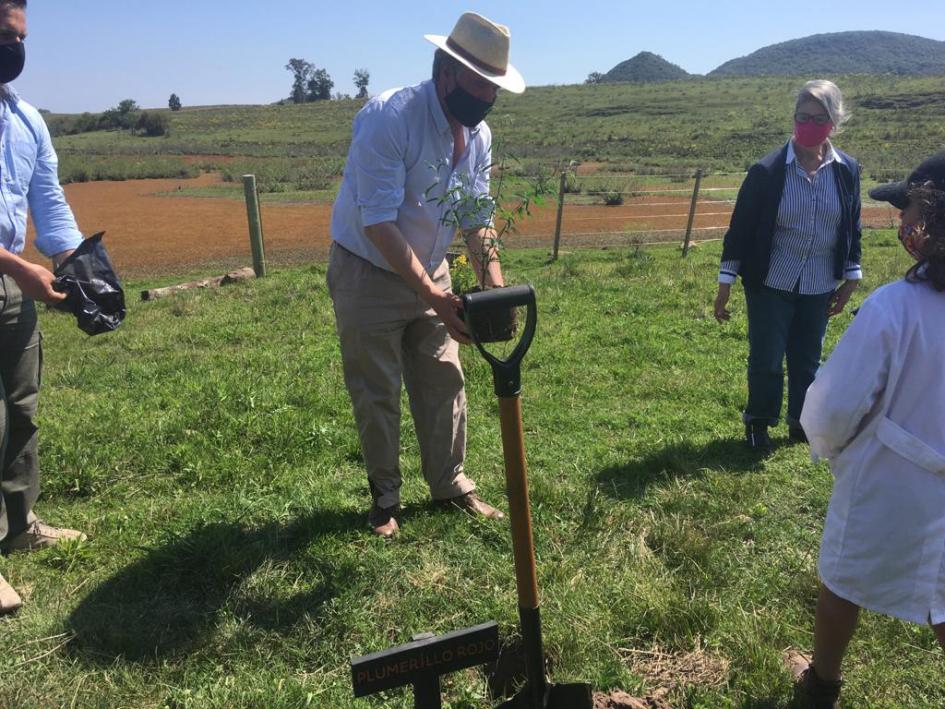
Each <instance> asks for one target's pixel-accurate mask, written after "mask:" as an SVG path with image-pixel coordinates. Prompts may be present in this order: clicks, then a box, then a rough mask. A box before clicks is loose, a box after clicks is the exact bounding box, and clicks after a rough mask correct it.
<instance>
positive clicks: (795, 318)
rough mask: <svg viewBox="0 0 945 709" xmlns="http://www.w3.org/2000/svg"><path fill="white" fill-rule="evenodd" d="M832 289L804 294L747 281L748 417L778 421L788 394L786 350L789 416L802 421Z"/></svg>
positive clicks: (791, 422) (795, 421)
mask: <svg viewBox="0 0 945 709" xmlns="http://www.w3.org/2000/svg"><path fill="white" fill-rule="evenodd" d="M831 295H832V292H830V293H823V294H821V295H801V294H799V293H797V292H794V293H790V292H788V291H782V290H776V289H774V288H768V287H767V286H762V287H761V288H748V287H747V286H746V287H745V302H746V303H747V305H748V404H747V405H746V406H745V413H744V420H745V423H750V422H753V421H754V422H758V423H767V424H768V425H769V426H776V425H777V423H778V420H779V419H780V417H781V400H782V398H783V397H784V369H783V367H782V363H783V361H784V358H785V355H787V370H788V407H787V416H786V417H785V420H786V421H787V423H788V425H790V426H799V425H800V418H801V409H803V408H804V396H805V395H806V394H807V387H809V386H810V385H811V382H813V381H814V376H815V375H816V374H817V369H818V367H820V355H821V352H822V351H823V344H824V334H825V333H826V332H827V319H828V318H827V308H828V306H829V304H830V297H831Z"/></svg>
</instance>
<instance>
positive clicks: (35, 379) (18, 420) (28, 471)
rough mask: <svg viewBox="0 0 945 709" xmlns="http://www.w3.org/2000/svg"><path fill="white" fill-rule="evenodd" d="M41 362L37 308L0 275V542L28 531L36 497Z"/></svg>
mask: <svg viewBox="0 0 945 709" xmlns="http://www.w3.org/2000/svg"><path fill="white" fill-rule="evenodd" d="M42 362H43V351H42V337H41V335H40V333H39V327H38V325H37V321H36V307H35V305H34V304H33V301H32V300H28V299H24V298H23V294H22V292H20V288H19V286H18V285H17V284H16V282H15V281H14V280H13V279H12V278H10V277H9V276H0V398H2V400H3V403H2V405H0V466H2V467H0V540H3V539H4V537H7V536H10V537H15V536H16V535H18V534H19V533H20V532H22V531H23V530H25V529H26V526H27V524H28V517H29V514H30V511H31V510H32V509H33V504H34V503H35V502H36V498H37V497H39V459H38V457H37V454H36V440H37V427H36V424H35V422H34V419H35V417H36V407H37V404H38V402H39V380H40V370H41V369H42Z"/></svg>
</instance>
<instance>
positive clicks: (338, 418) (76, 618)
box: [0, 232, 945, 709]
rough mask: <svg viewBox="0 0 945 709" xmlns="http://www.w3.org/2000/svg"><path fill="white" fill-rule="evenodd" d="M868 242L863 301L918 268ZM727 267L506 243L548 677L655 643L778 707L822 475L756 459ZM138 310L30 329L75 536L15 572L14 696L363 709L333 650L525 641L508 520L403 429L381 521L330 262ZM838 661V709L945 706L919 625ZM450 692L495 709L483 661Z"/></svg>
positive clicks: (891, 624)
mask: <svg viewBox="0 0 945 709" xmlns="http://www.w3.org/2000/svg"><path fill="white" fill-rule="evenodd" d="M864 250H865V255H866V259H865V268H866V273H867V274H868V278H869V280H868V282H867V286H869V287H870V288H872V287H875V286H876V285H878V284H879V283H881V282H883V281H885V280H889V279H890V278H893V277H895V276H896V275H897V274H898V273H900V272H902V271H904V270H905V267H906V266H907V256H906V255H905V253H904V252H902V250H901V249H900V248H899V247H898V245H897V243H896V240H895V237H894V236H893V235H892V233H891V232H883V233H870V234H868V235H867V238H866V243H865V249H864ZM718 258H719V247H718V244H710V245H705V246H702V247H700V248H698V249H696V250H694V252H693V253H692V254H691V256H690V258H688V259H687V260H685V261H683V260H681V259H680V257H679V251H678V250H677V249H674V248H666V247H663V248H647V249H643V248H640V247H631V248H627V249H611V250H606V251H586V252H578V253H575V254H571V255H568V256H567V257H565V258H563V259H562V260H560V261H559V262H557V263H555V264H552V265H549V264H548V263H547V256H546V254H544V253H540V252H528V251H526V252H512V253H509V254H508V258H507V269H506V270H507V274H508V277H509V280H510V281H513V282H531V283H533V284H534V285H535V287H536V289H537V292H538V297H539V307H540V319H539V330H538V334H537V338H536V341H535V344H534V347H533V349H532V351H531V352H530V353H529V355H528V357H527V359H526V362H525V366H524V369H523V381H524V390H523V395H522V399H523V408H524V425H525V441H526V448H527V451H528V456H529V466H530V476H531V494H532V505H533V514H534V522H535V530H536V539H537V549H538V563H539V583H540V586H541V589H542V598H543V621H544V629H545V643H546V646H547V654H548V656H549V658H550V661H551V662H552V666H553V669H552V673H553V678H554V679H555V680H557V681H567V680H587V681H590V682H592V683H593V684H594V685H595V687H596V688H597V689H598V690H605V689H608V688H623V689H626V690H628V691H631V692H641V693H642V692H644V691H646V689H647V686H646V678H645V675H646V666H645V663H644V664H641V662H640V660H641V658H642V659H643V660H645V659H646V658H647V657H650V656H651V655H647V654H646V653H653V652H661V653H666V654H668V655H670V656H671V657H672V658H676V659H682V658H683V657H684V656H686V655H689V654H691V653H693V652H695V653H696V655H697V656H699V657H702V658H704V659H706V660H707V661H708V662H709V666H710V667H712V668H715V670H714V672H711V673H708V674H706V675H705V677H704V678H703V680H702V682H701V683H699V684H693V685H688V686H679V687H676V688H674V689H672V694H671V697H672V698H673V701H674V702H675V703H674V704H673V706H680V707H693V708H695V707H780V706H784V705H785V703H786V701H787V699H788V697H789V694H790V682H789V679H788V677H787V675H786V673H785V672H784V671H783V670H782V669H781V666H780V657H781V653H782V651H783V650H784V649H785V648H787V647H791V646H796V647H802V648H806V647H809V646H810V643H811V626H812V620H813V604H814V599H815V592H816V575H815V560H816V556H817V548H818V542H819V535H820V531H821V525H822V522H823V518H824V513H825V508H826V503H827V500H828V496H829V492H830V485H831V479H830V474H829V472H828V470H827V469H826V467H824V466H822V465H814V464H812V463H811V462H810V460H809V458H808V455H807V453H806V450H805V448H803V447H801V446H788V445H781V446H779V447H778V448H777V450H776V452H775V453H774V455H773V456H772V457H771V458H769V459H767V460H758V459H756V458H755V457H753V456H752V455H750V454H748V453H747V452H746V451H745V450H743V448H742V445H741V440H740V437H741V424H740V407H741V405H742V402H743V397H744V362H745V356H746V342H745V336H746V326H745V319H744V303H743V301H742V300H741V298H740V297H739V295H737V294H736V295H735V296H734V297H733V307H734V312H735V315H734V318H733V320H732V322H731V323H729V324H727V325H725V326H722V327H720V326H719V325H718V324H717V323H716V322H715V321H714V320H713V319H712V316H711V301H712V298H713V295H714V280H715V272H716V268H717V264H718ZM145 285H153V284H150V283H149V284H144V283H132V284H129V289H128V290H129V293H134V292H136V290H137V289H138V288H139V287H142V286H145ZM865 293H866V289H864V290H863V291H860V292H858V293H857V294H856V296H855V300H856V301H857V302H859V301H861V300H862V297H863V296H864V295H865ZM129 305H130V312H129V315H128V319H127V322H126V323H125V324H124V325H123V326H122V328H121V329H120V330H119V331H118V332H116V333H113V334H110V335H108V336H101V337H97V338H92V339H88V338H86V337H85V336H83V335H81V334H80V333H79V332H78V331H77V330H76V328H75V326H74V324H73V323H72V322H71V321H70V319H69V318H67V317H65V316H60V315H56V314H46V315H44V316H43V326H44V330H45V333H46V340H45V343H46V360H45V363H46V364H45V367H46V368H45V375H44V391H43V403H42V407H41V424H42V434H41V458H42V461H43V468H44V470H45V478H44V495H43V499H42V501H41V505H40V506H39V511H40V512H41V513H43V514H44V515H45V517H46V518H47V519H48V520H50V521H52V522H58V523H68V524H71V525H74V526H77V527H80V528H82V529H84V530H85V531H87V532H88V533H89V536H90V540H89V541H88V542H87V543H85V544H72V545H69V546H66V547H62V548H58V549H53V550H48V551H44V552H39V553H35V554H31V555H14V556H10V557H5V558H0V573H3V575H4V576H6V577H7V579H8V580H10V581H11V582H12V583H13V584H14V585H15V586H16V587H17V588H19V589H20V590H21V591H22V592H23V594H24V596H25V597H26V601H27V605H26V606H25V607H24V609H23V610H22V612H21V613H19V614H18V615H17V616H15V617H12V618H6V619H3V620H0V637H2V638H3V646H4V650H3V652H2V653H0V674H2V676H3V682H2V683H0V706H9V707H55V706H82V707H114V706H123V707H154V706H157V707H164V706H167V707H221V708H222V707H227V708H229V707H257V706H266V707H305V706H310V707H332V708H334V707H381V706H383V707H409V706H412V703H411V702H412V700H411V699H410V697H409V695H408V694H407V693H406V692H402V691H395V692H389V693H387V694H386V695H384V696H382V697H378V698H374V699H370V700H363V701H357V702H356V701H354V700H353V699H352V697H351V690H350V676H349V672H348V668H347V661H348V658H349V657H350V656H351V655H358V654H363V653H367V652H371V651H376V650H380V649H383V648H387V647H389V646H392V645H395V644H399V643H402V642H405V641H407V640H408V639H409V638H410V637H411V636H412V635H413V634H415V633H418V632H423V631H433V632H437V633H441V632H447V631H451V630H455V629H458V628H461V627H465V626H469V625H474V624H478V623H481V622H484V621H486V620H488V619H495V620H497V621H498V622H499V624H500V630H501V635H502V637H503V639H504V640H505V641H511V640H513V639H514V638H515V636H516V634H517V619H516V597H515V587H514V575H513V569H512V561H511V544H510V534H509V527H508V524H507V523H502V524H494V523H483V522H478V521H475V520H471V519H470V518H468V517H465V516H463V515H461V514H458V513H457V514H447V513H443V512H439V511H436V510H434V509H433V508H432V507H431V506H430V505H429V504H428V493H427V490H426V488H425V485H424V483H423V481H422V478H421V476H420V475H419V472H418V467H419V460H418V452H417V444H416V441H415V440H414V436H413V430H412V425H411V422H410V419H409V417H408V416H405V417H404V421H403V430H402V446H403V451H402V464H403V470H404V475H405V486H404V490H403V492H404V501H405V503H406V505H407V513H406V515H405V517H404V520H403V525H402V526H403V533H402V535H401V536H400V537H399V538H398V539H397V540H395V541H393V542H391V543H383V542H381V541H380V540H377V539H374V538H371V537H370V535H369V534H368V531H367V526H366V511H367V504H368V500H369V497H368V492H367V485H366V480H365V476H364V473H363V469H362V465H361V462H360V454H359V448H358V443H357V438H356V434H355V430H354V425H353V422H352V418H351V414H350V406H349V402H348V397H347V394H346V391H345V387H344V384H343V381H342V375H341V365H340V359H339V354H338V347H337V342H336V337H335V334H334V324H333V315H332V312H331V305H330V301H329V299H328V296H327V293H326V289H325V285H324V265H322V264H315V265H312V266H310V267H306V268H298V269H293V270H281V271H276V272H275V273H274V274H273V275H272V276H271V277H269V278H267V279H265V280H261V281H256V282H251V283H248V284H241V285H235V286H230V287H227V288H224V289H221V290H218V291H202V292H192V293H188V294H185V295H182V296H179V297H176V298H173V299H168V300H163V301H156V302H153V303H146V304H142V303H139V302H137V301H131V302H130V303H129ZM849 320H850V315H849V314H845V315H843V316H841V317H839V318H838V319H837V320H836V321H835V322H833V323H832V325H831V327H830V332H829V343H828V345H829V346H832V344H833V343H834V342H835V340H836V338H837V337H838V336H839V334H840V333H841V331H842V330H843V328H844V327H845V326H846V325H847V324H848V323H849ZM464 363H465V369H466V378H467V387H468V395H469V402H470V404H469V405H470V420H469V456H468V470H469V472H470V473H471V475H472V476H473V477H474V478H475V479H476V480H477V482H478V483H479V486H480V490H481V492H482V494H483V497H484V498H485V499H487V500H492V501H496V502H497V503H498V504H500V505H502V506H504V500H503V475H502V456H501V450H500V442H499V441H500V436H499V425H498V416H497V405H496V402H495V399H494V396H493V394H492V382H491V373H490V371H489V369H488V367H487V365H486V364H485V363H484V362H483V361H482V360H481V359H480V358H479V357H477V356H476V354H475V353H474V352H473V351H472V350H466V351H465V353H464ZM785 438H786V433H785V432H784V431H779V432H778V439H779V442H782V441H783V440H784V439H785ZM664 665H665V662H664ZM846 671H847V677H848V688H847V690H846V691H845V694H846V697H847V706H856V707H892V706H896V707H900V706H909V707H938V706H942V704H943V702H945V673H943V670H942V658H941V653H940V651H939V650H938V649H937V646H936V643H935V640H934V638H933V637H932V634H931V632H930V631H929V630H928V629H926V628H918V627H913V626H909V625H906V624H903V623H900V622H898V621H894V620H890V619H888V618H884V617H879V616H875V615H871V614H867V615H866V616H865V618H864V620H863V623H862V626H861V628H860V632H859V633H858V635H857V637H856V638H855V639H854V641H853V644H852V646H851V649H850V655H849V662H848V665H847V668H846ZM672 676H675V677H676V678H684V677H686V676H687V675H686V673H685V672H684V671H682V670H679V671H678V672H675V673H674V674H673V675H672ZM650 688H651V689H652V688H653V687H652V686H651V687H650ZM444 691H445V696H446V700H447V704H446V705H447V706H449V707H454V708H458V707H463V708H466V709H471V708H473V707H485V706H488V703H487V702H486V701H485V699H484V696H485V680H484V677H483V675H482V674H481V673H480V672H478V671H475V670H470V671H465V672H462V673H459V674H456V675H452V676H450V677H448V678H446V681H445V682H444Z"/></svg>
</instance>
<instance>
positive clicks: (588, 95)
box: [51, 75, 945, 192]
mask: <svg viewBox="0 0 945 709" xmlns="http://www.w3.org/2000/svg"><path fill="white" fill-rule="evenodd" d="M808 78H810V77H795V78H790V77H787V78H786V77H765V78H735V79H691V80H687V81H678V82H668V83H663V84H598V85H593V86H539V87H532V88H529V89H528V90H527V91H526V92H525V93H524V94H522V95H521V96H515V95H511V94H508V93H502V94H501V95H500V98H499V101H498V103H497V104H496V107H495V109H494V110H493V112H492V114H490V117H489V125H490V126H491V127H492V129H493V133H494V135H495V141H496V150H495V157H496V158H500V157H508V156H515V158H516V159H517V160H518V162H519V171H520V172H521V173H522V174H524V175H532V174H536V173H538V172H539V171H541V172H544V173H545V174H548V173H549V172H551V171H553V170H554V169H555V168H556V167H560V166H562V165H566V164H567V163H568V161H570V160H578V161H589V160H590V161H600V162H603V163H604V167H605V169H606V170H608V171H611V172H618V173H619V172H635V173H637V174H640V175H647V174H662V173H670V174H680V173H687V174H691V173H692V171H693V170H694V169H695V168H703V169H706V170H711V171H715V172H719V171H725V172H733V171H735V172H737V171H742V170H745V169H746V168H747V167H748V166H749V165H750V164H751V163H752V162H754V161H755V160H757V159H758V158H760V157H761V156H762V155H764V154H765V153H767V152H768V151H769V150H771V149H773V148H774V147H776V146H777V145H779V144H780V143H781V142H782V141H783V140H784V139H785V138H786V137H787V136H788V135H789V134H790V131H791V128H792V123H791V113H792V110H793V101H794V96H795V94H796V92H797V90H798V89H799V88H800V86H801V85H802V84H803V83H804V81H805V80H806V79H808ZM829 78H833V79H834V80H835V81H836V82H837V83H838V85H839V86H840V88H841V89H842V90H843V92H844V95H845V97H846V98H847V100H848V102H849V104H850V107H851V108H852V111H853V119H852V120H851V121H850V123H849V124H848V126H847V128H846V130H845V132H844V133H843V134H842V135H840V136H838V137H837V138H836V143H837V145H838V146H840V147H841V148H843V149H844V150H846V151H847V152H849V153H851V154H852V155H854V156H855V157H857V158H858V159H859V160H860V161H861V162H862V163H863V165H864V176H865V178H867V179H875V180H880V181H885V180H888V179H893V178H895V179H900V178H902V177H903V176H905V174H907V173H908V172H909V170H911V169H912V168H913V167H914V166H915V165H916V164H918V162H919V161H920V160H921V159H922V158H924V157H926V156H928V155H930V154H931V153H933V152H935V151H937V150H940V149H941V146H942V145H943V144H945V123H943V122H942V121H941V120H940V119H941V114H942V110H943V107H945V77H911V78H910V77H901V76H868V75H857V76H846V77H844V76H840V77H829ZM362 104H363V102H362V101H360V100H356V99H350V100H341V101H320V102H315V103H310V104H304V105H299V106H294V105H286V106H219V107H209V108H199V109H185V110H183V111H180V112H177V113H172V112H169V111H168V112H166V115H167V116H168V118H169V120H170V135H168V136H166V137H161V138H144V137H141V136H132V135H130V134H129V133H127V132H116V131H103V132H93V133H84V134H80V135H71V136H60V137H57V138H56V139H55V144H56V148H57V150H58V151H59V152H60V154H61V155H62V156H63V158H64V166H65V168H66V169H64V172H63V176H64V178H65V179H67V180H70V179H72V176H73V174H74V171H78V170H80V169H81V164H75V163H70V162H69V161H70V160H76V161H79V163H81V161H83V160H89V161H91V162H92V163H93V164H94V165H98V164H99V163H101V162H103V161H104V162H106V163H107V161H108V160H109V159H111V158H114V157H116V156H120V157H122V158H123V159H125V160H128V161H132V162H137V163H146V164H147V163H150V164H152V168H151V171H152V172H157V173H159V174H161V176H168V177H177V176H178V174H177V173H176V169H177V167H175V164H174V161H173V160H171V161H169V159H170V158H174V157H175V156H177V157H179V156H182V155H200V156H204V157H205V158H206V160H205V162H204V163H203V165H202V166H203V167H205V168H207V169H224V170H226V169H228V168H227V160H228V159H232V158H239V159H240V160H241V161H242V162H243V163H244V164H245V167H244V165H240V166H239V168H238V169H239V170H240V171H242V170H245V171H254V172H259V173H261V174H264V175H265V186H264V189H265V190H266V191H273V192H276V191H278V192H285V191H292V190H298V189H302V190H306V189H323V188H325V182H326V181H330V180H332V179H335V180H337V178H338V177H339V176H340V174H341V169H342V164H343V160H344V158H345V155H346V154H347V149H348V144H349V141H350V137H351V120H352V118H353V117H354V115H355V113H356V112H357V110H358V109H359V108H360V107H361V105H362ZM56 120H57V119H56V117H55V116H53V117H52V118H51V123H52V124H53V125H54V126H55V122H56ZM138 171H140V168H139V169H138ZM138 171H136V170H135V169H134V168H133V167H131V166H129V167H128V168H127V169H124V168H123V167H122V166H121V164H118V165H114V166H112V167H111V168H110V169H108V170H105V171H104V173H105V174H106V176H108V179H121V176H122V174H124V175H125V177H133V176H137V174H138ZM95 172H96V170H87V173H89V174H94V173H95ZM90 179H98V178H95V177H92V178H90Z"/></svg>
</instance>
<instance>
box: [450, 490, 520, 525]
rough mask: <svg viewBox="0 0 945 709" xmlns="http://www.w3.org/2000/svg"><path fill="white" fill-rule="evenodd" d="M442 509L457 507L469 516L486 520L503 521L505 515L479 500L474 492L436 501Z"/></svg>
mask: <svg viewBox="0 0 945 709" xmlns="http://www.w3.org/2000/svg"><path fill="white" fill-rule="evenodd" d="M438 502H439V504H440V505H441V506H443V507H447V508H449V507H458V508H459V509H461V510H463V511H465V512H468V513H469V514H471V515H479V516H482V517H485V518H486V519H505V514H504V513H503V512H501V511H500V510H497V509H496V508H495V507H493V506H492V505H489V504H487V503H485V502H483V501H482V500H480V499H479V495H477V494H476V493H474V492H467V493H466V494H465V495H459V496H458V497H451V498H449V499H447V500H438Z"/></svg>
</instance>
